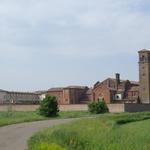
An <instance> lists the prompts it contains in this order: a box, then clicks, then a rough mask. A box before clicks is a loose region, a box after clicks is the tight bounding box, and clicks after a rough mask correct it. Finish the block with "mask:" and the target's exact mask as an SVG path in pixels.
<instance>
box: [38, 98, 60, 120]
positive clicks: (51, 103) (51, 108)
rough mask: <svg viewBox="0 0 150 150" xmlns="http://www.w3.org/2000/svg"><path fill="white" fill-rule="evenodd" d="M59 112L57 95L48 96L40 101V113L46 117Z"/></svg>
mask: <svg viewBox="0 0 150 150" xmlns="http://www.w3.org/2000/svg"><path fill="white" fill-rule="evenodd" d="M58 112H59V108H58V102H57V100H56V97H53V96H46V98H45V99H43V101H42V102H41V103H40V107H39V114H40V115H43V116H46V117H54V116H57V115H58Z"/></svg>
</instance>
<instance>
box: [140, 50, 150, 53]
mask: <svg viewBox="0 0 150 150" xmlns="http://www.w3.org/2000/svg"><path fill="white" fill-rule="evenodd" d="M143 52H149V53H150V51H149V50H147V49H142V50H140V51H139V53H143Z"/></svg>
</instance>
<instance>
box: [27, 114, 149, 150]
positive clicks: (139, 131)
mask: <svg viewBox="0 0 150 150" xmlns="http://www.w3.org/2000/svg"><path fill="white" fill-rule="evenodd" d="M149 131H150V112H147V113H131V114H130V113H121V114H103V115H99V116H98V117H96V118H89V119H82V120H78V121H75V122H73V123H70V124H66V125H61V126H55V127H53V128H49V129H44V130H42V131H40V132H38V133H36V134H35V135H33V137H31V139H30V140H29V142H28V144H29V150H33V149H36V146H38V144H40V143H56V144H58V145H60V146H61V147H63V148H66V149H67V150H148V149H150V134H149ZM41 150H42V149H41Z"/></svg>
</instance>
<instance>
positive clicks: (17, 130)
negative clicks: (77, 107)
mask: <svg viewBox="0 0 150 150" xmlns="http://www.w3.org/2000/svg"><path fill="white" fill-rule="evenodd" d="M73 120H75V119H57V120H49V121H37V122H31V123H21V124H16V125H9V126H5V127H0V150H26V149H27V140H28V139H29V138H30V137H31V136H32V135H33V134H34V133H35V132H37V131H39V130H41V129H43V128H46V127H52V126H54V125H58V124H64V123H69V122H71V121H73Z"/></svg>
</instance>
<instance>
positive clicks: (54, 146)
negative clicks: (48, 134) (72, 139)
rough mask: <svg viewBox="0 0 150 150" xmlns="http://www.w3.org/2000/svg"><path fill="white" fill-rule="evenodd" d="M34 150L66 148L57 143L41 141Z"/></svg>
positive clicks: (62, 149)
mask: <svg viewBox="0 0 150 150" xmlns="http://www.w3.org/2000/svg"><path fill="white" fill-rule="evenodd" d="M32 150H66V149H65V148H62V147H61V146H59V145H57V144H49V143H40V144H38V145H35V146H34V148H32Z"/></svg>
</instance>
